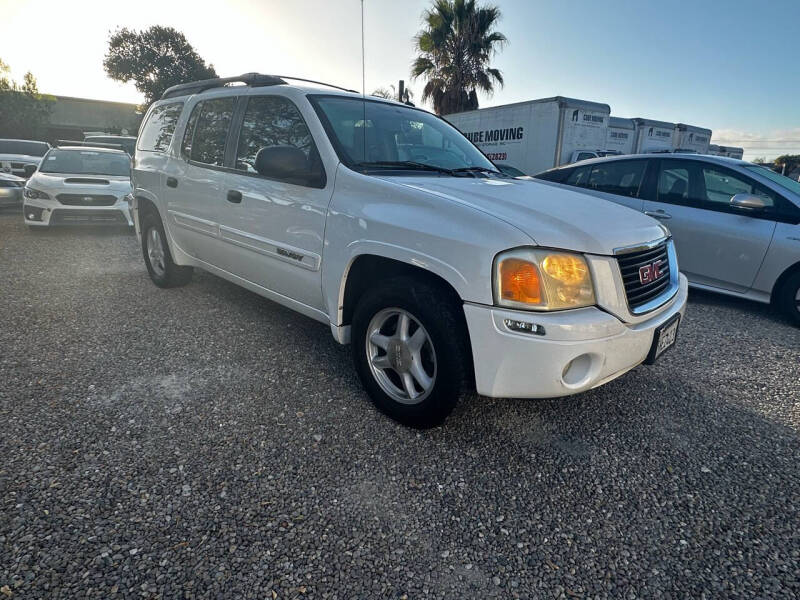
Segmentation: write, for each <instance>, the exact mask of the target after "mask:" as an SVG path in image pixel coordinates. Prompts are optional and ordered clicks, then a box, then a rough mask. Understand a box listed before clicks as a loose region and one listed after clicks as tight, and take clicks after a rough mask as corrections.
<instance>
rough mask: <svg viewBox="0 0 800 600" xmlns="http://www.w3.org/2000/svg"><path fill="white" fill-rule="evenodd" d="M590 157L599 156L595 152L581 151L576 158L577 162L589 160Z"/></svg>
mask: <svg viewBox="0 0 800 600" xmlns="http://www.w3.org/2000/svg"><path fill="white" fill-rule="evenodd" d="M590 158H597V155H596V154H595V153H594V152H581V153H580V154H578V158H576V159H575V162H579V161H582V160H589V159H590Z"/></svg>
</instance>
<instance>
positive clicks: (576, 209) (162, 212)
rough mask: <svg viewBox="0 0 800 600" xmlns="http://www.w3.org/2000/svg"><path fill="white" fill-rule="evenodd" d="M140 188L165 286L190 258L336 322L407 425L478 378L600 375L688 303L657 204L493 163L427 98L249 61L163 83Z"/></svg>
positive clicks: (622, 363) (551, 385)
mask: <svg viewBox="0 0 800 600" xmlns="http://www.w3.org/2000/svg"><path fill="white" fill-rule="evenodd" d="M233 82H238V83H244V84H245V85H236V86H227V85H226V84H228V83H233ZM331 87H332V86H331ZM133 186H134V191H133V196H134V198H133V201H132V208H133V212H134V217H135V224H136V230H137V234H138V235H139V236H140V239H141V243H142V252H143V256H144V260H145V262H146V265H147V269H148V271H149V273H150V277H151V278H152V280H153V282H155V284H156V285H158V286H161V287H170V286H175V285H182V284H185V283H187V282H188V281H189V280H190V278H191V272H192V268H193V267H200V268H202V269H205V270H207V271H210V272H211V273H214V274H216V275H219V276H221V277H224V278H225V279H228V280H230V281H233V282H235V283H237V284H239V285H241V286H243V287H245V288H247V289H249V290H252V291H254V292H256V293H258V294H261V295H263V296H265V297H267V298H270V299H272V300H274V301H276V302H279V303H281V304H284V305H286V306H289V307H291V308H293V309H295V310H297V311H299V312H301V313H303V314H305V315H308V316H310V317H312V318H314V319H317V320H319V321H321V322H323V323H326V324H329V325H330V328H331V331H332V332H333V335H334V337H335V338H336V339H337V340H338V341H339V342H341V343H348V342H351V343H352V348H353V351H352V353H353V360H354V363H355V368H356V370H357V371H358V374H359V376H360V378H361V381H362V382H363V384H364V386H365V388H366V390H367V392H368V393H369V395H370V397H371V398H372V400H373V401H374V403H375V404H376V405H377V406H378V408H380V409H381V410H383V411H384V412H386V413H387V414H389V415H391V416H392V417H394V418H395V419H398V420H399V421H401V422H403V423H407V424H409V425H413V426H419V427H425V426H432V425H435V424H437V423H440V422H441V421H442V420H443V419H444V418H445V417H446V415H447V414H448V413H449V412H450V411H451V410H452V408H453V407H454V405H455V403H456V401H457V399H458V398H459V396H460V394H461V393H462V391H463V390H465V389H468V388H470V387H473V386H474V387H476V388H477V391H478V392H479V393H480V394H483V395H486V396H493V397H509V396H510V397H529V398H537V397H555V396H565V395H568V394H574V393H577V392H582V391H584V390H588V389H590V388H593V387H596V386H599V385H601V384H603V383H606V382H608V381H610V380H612V379H614V378H615V377H618V376H620V375H622V374H623V373H625V372H626V371H628V370H630V369H632V368H634V367H635V366H637V365H639V364H640V363H642V362H644V361H653V360H655V359H656V358H658V356H659V355H660V354H661V353H662V352H664V351H665V350H666V349H668V348H669V347H671V346H672V345H673V344H674V343H675V340H676V335H677V330H678V324H679V321H680V317H681V315H682V314H683V311H684V309H685V304H686V289H687V286H686V279H685V277H683V276H682V275H681V274H679V272H678V265H677V261H676V257H675V251H674V248H673V244H672V241H671V239H670V235H669V232H668V231H667V230H666V229H665V228H664V227H663V226H661V225H660V224H659V223H658V222H657V221H655V220H653V219H651V218H649V217H647V216H645V215H642V214H640V213H638V212H636V211H633V210H630V209H627V208H625V207H621V206H618V205H615V204H612V203H610V202H606V201H603V200H599V199H597V198H595V197H592V196H587V195H584V194H581V193H579V192H574V191H571V190H568V189H559V188H557V187H555V186H552V185H548V184H543V183H538V182H535V181H525V180H520V179H514V178H512V177H509V176H507V175H504V174H503V173H501V172H499V171H498V170H497V169H496V168H495V167H494V165H492V163H491V162H489V161H488V160H487V159H486V158H485V157H484V155H483V154H481V152H480V151H478V150H477V149H476V148H475V146H474V145H473V144H472V143H471V142H470V141H469V140H468V139H466V138H465V137H464V136H463V135H462V134H460V133H459V132H458V131H457V130H456V129H455V128H453V127H451V126H450V125H449V124H448V123H447V122H445V121H444V120H442V119H440V118H438V117H436V116H435V115H432V114H430V113H428V112H426V111H423V110H420V109H416V108H412V107H409V106H406V105H403V104H398V103H394V102H391V101H384V100H380V99H376V98H369V99H364V98H362V97H361V96H359V95H357V94H355V93H350V92H346V91H339V90H338V89H337V90H332V89H320V88H309V87H301V86H297V85H288V84H287V82H286V81H285V79H281V78H278V77H274V76H269V75H258V74H247V75H243V76H240V77H234V78H227V79H216V80H209V81H202V82H196V83H193V84H184V85H180V86H175V87H174V88H170V89H169V90H167V92H165V94H164V96H163V97H162V99H161V100H160V101H158V102H155V103H154V104H153V105H152V106H151V108H150V110H149V111H148V114H147V115H146V117H145V119H144V121H143V125H142V127H141V130H140V132H139V138H138V141H137V151H136V156H135V160H134V166H133ZM208 326H209V327H214V324H213V323H208ZM287 343H291V342H290V340H287Z"/></svg>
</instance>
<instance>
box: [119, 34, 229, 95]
mask: <svg viewBox="0 0 800 600" xmlns="http://www.w3.org/2000/svg"><path fill="white" fill-rule="evenodd" d="M103 68H104V69H105V70H106V73H107V74H108V76H109V77H111V79H114V80H115V81H121V82H123V83H127V82H129V81H132V82H133V83H134V85H135V86H136V89H137V90H138V91H139V92H141V93H142V94H144V98H145V105H149V104H150V103H152V102H153V101H154V100H158V98H160V97H161V94H163V93H164V90H166V89H167V88H168V87H170V86H173V85H177V84H179V83H186V82H188V81H197V80H199V79H211V78H214V77H216V76H217V73H216V71H214V66H213V65H211V64H206V62H205V61H204V60H203V59H202V58H201V57H200V55H199V54H198V53H197V51H195V49H194V48H192V45H191V44H190V43H189V42H188V41H187V40H186V36H184V35H183V34H182V33H181V32H180V31H178V30H176V29H173V28H172V27H162V26H160V25H154V26H152V27H150V28H149V29H145V30H143V31H135V30H133V29H127V28H122V29H118V30H117V31H115V32H114V33H113V34H112V35H111V37H110V38H109V40H108V52H107V53H106V56H105V59H104V60H103Z"/></svg>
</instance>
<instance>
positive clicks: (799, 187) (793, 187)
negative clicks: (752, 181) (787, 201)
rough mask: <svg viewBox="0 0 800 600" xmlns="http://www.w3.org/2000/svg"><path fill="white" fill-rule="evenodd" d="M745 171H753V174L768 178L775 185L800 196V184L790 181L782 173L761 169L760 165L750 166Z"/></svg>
mask: <svg viewBox="0 0 800 600" xmlns="http://www.w3.org/2000/svg"><path fill="white" fill-rule="evenodd" d="M745 169H747V170H749V171H752V172H753V173H757V174H759V175H761V176H762V177H766V178H767V179H769V180H770V181H772V182H773V183H777V184H778V185H779V186H781V187H782V188H784V189H786V190H789V191H790V192H792V193H793V194H797V195H798V196H800V182H797V181H794V180H793V179H789V178H788V177H786V176H784V175H781V174H780V173H776V172H775V171H773V170H772V169H768V168H766V167H760V166H758V165H752V166H751V165H748V166H746V167H745Z"/></svg>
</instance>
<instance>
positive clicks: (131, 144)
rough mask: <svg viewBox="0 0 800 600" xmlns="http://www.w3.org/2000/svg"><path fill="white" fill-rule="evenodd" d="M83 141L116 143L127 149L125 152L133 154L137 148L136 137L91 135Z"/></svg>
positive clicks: (89, 142) (88, 142)
mask: <svg viewBox="0 0 800 600" xmlns="http://www.w3.org/2000/svg"><path fill="white" fill-rule="evenodd" d="M83 141H84V142H86V143H87V144H114V145H116V146H120V147H121V149H122V150H125V152H127V153H128V154H130V155H131V156H133V153H134V151H135V150H136V138H135V137H114V136H102V135H90V136H89V137H86V138H84V140H83Z"/></svg>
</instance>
